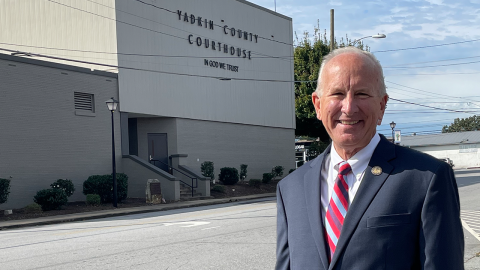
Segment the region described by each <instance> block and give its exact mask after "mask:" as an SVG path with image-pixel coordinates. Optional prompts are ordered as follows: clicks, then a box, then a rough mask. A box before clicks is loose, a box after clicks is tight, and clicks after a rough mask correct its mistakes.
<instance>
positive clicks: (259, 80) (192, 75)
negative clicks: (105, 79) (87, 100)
mask: <svg viewBox="0 0 480 270" xmlns="http://www.w3.org/2000/svg"><path fill="white" fill-rule="evenodd" d="M0 50H3V51H8V52H14V53H17V52H19V51H15V50H10V49H4V48H0ZM23 53H25V54H28V55H30V56H37V57H44V58H50V59H55V60H61V61H67V62H75V63H80V64H87V65H94V66H101V67H108V68H116V69H122V68H123V69H128V70H136V71H147V72H154V73H161V74H170V75H178V76H187V77H199V78H209V79H219V80H236V81H256V82H285V83H294V82H296V81H290V80H267V79H265V80H263V79H249V78H225V76H206V75H195V74H187V73H178V72H168V71H160V70H152V69H143V68H133V67H127V66H116V65H109V64H101V63H94V62H89V61H81V60H75V59H69V58H63V57H55V56H50V55H44V54H37V53H26V52H23Z"/></svg>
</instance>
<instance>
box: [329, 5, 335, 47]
mask: <svg viewBox="0 0 480 270" xmlns="http://www.w3.org/2000/svg"><path fill="white" fill-rule="evenodd" d="M333 13H334V12H333V8H332V9H330V51H333V50H334V49H335V34H334V32H333V29H334V27H333V21H334V20H333V18H334V14H333Z"/></svg>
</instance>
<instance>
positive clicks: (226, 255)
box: [0, 198, 276, 270]
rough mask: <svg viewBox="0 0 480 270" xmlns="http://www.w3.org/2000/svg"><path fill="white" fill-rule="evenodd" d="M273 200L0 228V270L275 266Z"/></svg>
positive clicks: (255, 267)
mask: <svg viewBox="0 0 480 270" xmlns="http://www.w3.org/2000/svg"><path fill="white" fill-rule="evenodd" d="M275 216H276V206H275V201H274V199H273V198H270V199H267V200H265V199H263V200H257V201H253V202H252V201H249V202H238V203H232V204H227V205H221V206H218V205H217V206H207V207H198V208H191V209H181V210H172V211H165V212H156V213H147V214H138V215H130V216H122V217H115V218H107V219H99V220H90V221H85V222H75V223H69V224H68V223H67V224H58V225H50V226H39V227H35V228H27V229H17V230H9V231H0V239H1V241H0V242H1V243H0V262H1V264H0V268H1V269H22V270H23V269H102V270H105V269H273V266H274V264H275V241H276V240H275V220H276V219H275Z"/></svg>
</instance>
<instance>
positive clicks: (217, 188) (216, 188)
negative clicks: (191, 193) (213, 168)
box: [212, 185, 225, 193]
mask: <svg viewBox="0 0 480 270" xmlns="http://www.w3.org/2000/svg"><path fill="white" fill-rule="evenodd" d="M212 191H215V192H220V193H225V186H221V185H215V186H213V187H212Z"/></svg>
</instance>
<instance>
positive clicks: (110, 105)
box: [105, 97, 118, 208]
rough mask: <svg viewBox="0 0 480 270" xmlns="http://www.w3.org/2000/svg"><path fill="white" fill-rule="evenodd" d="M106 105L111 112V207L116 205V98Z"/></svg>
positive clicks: (108, 101)
mask: <svg viewBox="0 0 480 270" xmlns="http://www.w3.org/2000/svg"><path fill="white" fill-rule="evenodd" d="M105 103H107V107H108V109H109V110H110V112H112V170H113V174H112V176H113V207H115V208H116V207H117V169H116V167H115V130H114V128H113V112H114V111H116V110H117V106H118V100H115V99H114V98H113V97H112V98H111V99H109V100H107V101H105Z"/></svg>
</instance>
